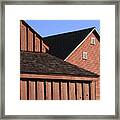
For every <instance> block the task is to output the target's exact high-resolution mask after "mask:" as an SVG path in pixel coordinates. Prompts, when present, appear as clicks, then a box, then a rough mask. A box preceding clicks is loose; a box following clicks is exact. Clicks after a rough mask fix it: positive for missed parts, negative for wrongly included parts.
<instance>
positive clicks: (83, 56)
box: [82, 52, 87, 60]
mask: <svg viewBox="0 0 120 120" xmlns="http://www.w3.org/2000/svg"><path fill="white" fill-rule="evenodd" d="M82 58H83V59H84V60H87V52H83V55H82Z"/></svg>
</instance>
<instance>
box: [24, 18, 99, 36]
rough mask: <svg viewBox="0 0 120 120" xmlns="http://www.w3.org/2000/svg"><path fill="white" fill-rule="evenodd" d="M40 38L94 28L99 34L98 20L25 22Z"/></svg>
mask: <svg viewBox="0 0 120 120" xmlns="http://www.w3.org/2000/svg"><path fill="white" fill-rule="evenodd" d="M25 21H26V22H27V23H28V24H29V25H30V26H31V27H32V28H33V29H34V30H35V31H36V32H38V33H39V34H40V35H41V36H42V37H46V36H51V35H55V34H60V33H65V32H71V31H77V30H81V29H84V28H89V27H96V29H97V31H98V32H99V33H100V21H99V20H25Z"/></svg>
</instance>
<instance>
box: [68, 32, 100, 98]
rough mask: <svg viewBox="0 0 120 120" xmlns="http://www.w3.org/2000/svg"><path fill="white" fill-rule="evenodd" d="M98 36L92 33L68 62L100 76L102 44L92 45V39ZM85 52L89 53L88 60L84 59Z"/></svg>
mask: <svg viewBox="0 0 120 120" xmlns="http://www.w3.org/2000/svg"><path fill="white" fill-rule="evenodd" d="M91 37H95V38H96V36H95V35H94V34H93V33H91V34H90V35H89V36H88V38H87V39H86V40H85V41H84V43H83V44H81V45H80V46H79V47H78V48H77V49H76V50H75V51H74V52H73V53H72V54H71V55H70V56H69V57H68V58H67V59H66V61H67V62H69V63H71V64H74V65H77V66H79V67H81V68H84V69H86V70H88V71H91V72H94V73H97V74H98V75H99V74H100V42H99V41H98V40H97V38H96V41H95V45H91V43H90V38H91ZM83 52H87V59H86V60H85V59H83ZM96 92H97V99H100V80H99V79H98V82H97V83H96Z"/></svg>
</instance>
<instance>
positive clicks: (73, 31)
mask: <svg viewBox="0 0 120 120" xmlns="http://www.w3.org/2000/svg"><path fill="white" fill-rule="evenodd" d="M94 28H96V27H88V28H82V29H80V30H75V31H69V32H63V33H58V34H55V35H50V36H46V37H43V39H45V38H48V37H55V36H59V35H64V34H70V33H75V32H80V31H84V30H89V29H91V31H92V30H93V29H94ZM91 31H90V32H91Z"/></svg>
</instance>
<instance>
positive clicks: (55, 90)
mask: <svg viewBox="0 0 120 120" xmlns="http://www.w3.org/2000/svg"><path fill="white" fill-rule="evenodd" d="M68 81H69V82H68ZM95 93H96V86H95V82H94V81H87V82H85V81H79V80H77V81H71V80H67V81H64V80H60V81H55V80H42V79H29V80H28V79H21V80H20V99H21V100H27V99H28V100H96V94H95Z"/></svg>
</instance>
